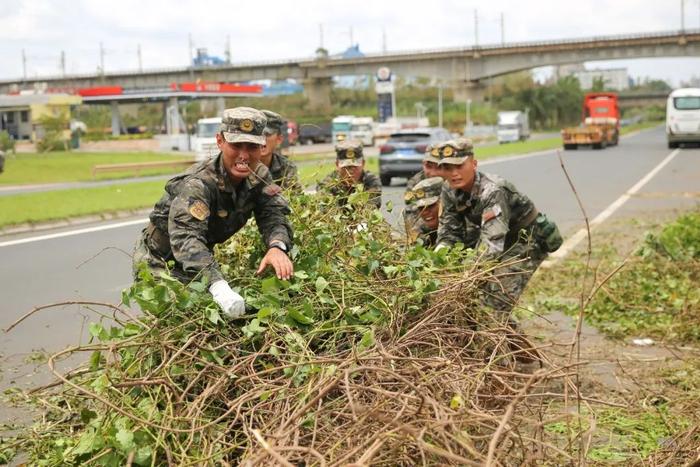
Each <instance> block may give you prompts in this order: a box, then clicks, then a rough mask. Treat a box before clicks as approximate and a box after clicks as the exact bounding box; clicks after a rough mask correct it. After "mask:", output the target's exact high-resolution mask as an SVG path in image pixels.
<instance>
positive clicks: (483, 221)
mask: <svg viewBox="0 0 700 467" xmlns="http://www.w3.org/2000/svg"><path fill="white" fill-rule="evenodd" d="M495 218H496V213H495V212H493V211H486V212H485V213H484V214H483V215H482V216H481V224H482V225H483V224H486V223H487V222H489V221H492V220H494V219H495Z"/></svg>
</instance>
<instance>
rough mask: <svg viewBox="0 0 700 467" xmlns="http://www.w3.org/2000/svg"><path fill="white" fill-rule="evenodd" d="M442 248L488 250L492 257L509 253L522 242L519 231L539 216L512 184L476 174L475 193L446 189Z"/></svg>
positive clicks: (497, 177) (440, 242)
mask: <svg viewBox="0 0 700 467" xmlns="http://www.w3.org/2000/svg"><path fill="white" fill-rule="evenodd" d="M441 201H442V214H441V215H440V225H439V227H438V238H437V242H438V244H445V245H454V244H455V243H458V242H461V243H463V244H464V245H465V246H467V247H470V248H484V249H486V251H487V253H488V254H490V255H500V254H502V253H504V252H506V251H507V250H508V249H509V248H510V247H511V246H513V244H515V242H517V241H518V240H519V235H518V234H519V231H520V229H522V228H525V227H527V226H529V225H530V224H532V222H533V221H534V218H535V217H536V216H537V210H536V209H535V205H534V204H533V203H532V201H530V199H529V198H528V197H527V196H525V195H523V194H522V193H520V192H518V190H517V189H516V188H515V187H514V186H513V185H512V184H511V183H510V182H508V181H506V180H504V179H502V178H501V177H499V176H497V175H491V174H488V173H485V172H478V171H477V172H476V176H475V179H474V186H473V187H472V189H471V192H469V193H465V192H463V191H461V190H453V189H451V188H449V186H448V185H447V184H446V185H445V186H444V187H443V190H442V195H441Z"/></svg>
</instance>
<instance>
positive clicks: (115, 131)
mask: <svg viewBox="0 0 700 467" xmlns="http://www.w3.org/2000/svg"><path fill="white" fill-rule="evenodd" d="M110 105H111V107H112V136H119V135H120V134H121V133H122V130H125V128H124V124H123V123H122V117H121V115H119V103H118V102H117V101H112V102H110ZM124 133H126V131H124Z"/></svg>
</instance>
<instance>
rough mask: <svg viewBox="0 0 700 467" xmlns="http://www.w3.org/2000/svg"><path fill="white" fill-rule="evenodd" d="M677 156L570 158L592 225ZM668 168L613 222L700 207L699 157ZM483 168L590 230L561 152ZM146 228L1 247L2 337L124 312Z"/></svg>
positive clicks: (657, 134) (36, 340) (638, 141)
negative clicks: (102, 305) (120, 307)
mask: <svg viewBox="0 0 700 467" xmlns="http://www.w3.org/2000/svg"><path fill="white" fill-rule="evenodd" d="M671 153H672V151H671V150H669V149H667V148H666V144H665V137H664V134H663V129H654V130H650V131H645V132H642V133H639V134H637V135H633V136H630V137H628V138H625V139H623V140H622V142H621V144H620V145H619V146H618V147H614V148H608V149H605V150H602V151H601V150H598V151H595V150H591V149H580V150H578V151H567V152H564V153H562V157H563V160H564V163H565V166H566V169H567V171H568V172H569V174H570V176H571V178H572V180H573V182H574V184H575V186H576V190H577V192H578V194H579V196H580V198H581V200H582V202H583V204H584V206H585V208H586V211H587V214H588V216H589V218H593V217H594V216H597V215H598V214H600V213H601V212H602V211H604V210H605V209H606V208H607V207H608V206H609V205H611V203H614V202H615V201H616V200H617V199H618V198H619V197H620V196H621V195H623V194H624V193H626V192H627V191H628V190H629V189H630V188H631V187H633V186H634V185H635V184H637V183H638V182H639V181H640V180H641V179H643V178H644V177H645V175H647V174H648V173H649V172H650V171H652V170H653V169H654V168H655V167H656V166H657V165H659V164H660V163H661V162H662V161H664V159H666V158H667V156H669V154H671ZM477 158H478V150H477ZM667 162H668V163H667V165H665V166H664V167H663V168H662V169H661V170H660V171H659V172H658V173H657V174H656V175H655V176H654V177H653V178H651V179H650V180H649V181H648V183H646V184H645V185H644V186H643V187H641V189H640V190H639V192H638V193H637V194H636V195H635V196H632V197H631V198H630V199H629V201H627V202H626V203H624V204H623V205H622V206H621V207H620V209H618V210H617V211H615V213H614V214H613V215H612V218H613V219H614V218H619V217H621V216H636V215H639V214H640V213H644V214H645V215H649V214H651V215H653V214H654V212H657V211H662V210H663V211H667V210H669V209H678V208H685V207H690V206H694V205H697V203H698V200H699V199H700V193H698V186H700V183H699V182H700V149H698V148H693V149H681V150H680V151H678V152H677V153H676V155H675V156H674V157H673V158H672V159H671V160H670V161H667ZM479 168H480V169H481V170H483V171H486V172H491V173H496V174H499V175H502V176H503V177H505V178H507V179H509V180H511V181H512V182H513V183H514V184H515V185H516V186H517V187H518V188H519V189H520V190H521V191H523V192H525V193H526V194H528V196H530V197H531V198H532V200H533V201H534V202H535V204H536V205H537V206H538V208H539V210H540V211H542V212H545V213H547V214H548V215H549V216H550V217H551V218H553V219H554V220H556V222H557V223H558V224H559V226H560V228H561V230H562V232H563V233H564V234H565V235H571V234H572V233H573V232H575V231H576V230H578V229H580V228H581V226H582V225H583V216H582V214H581V212H580V210H579V208H578V205H577V202H576V198H575V196H574V194H573V192H572V190H571V189H570V187H569V185H568V183H567V181H566V178H565V176H564V172H563V171H562V168H561V167H560V164H559V160H558V158H557V156H556V152H555V151H548V152H545V153H541V154H539V155H535V156H520V157H517V158H511V159H507V160H496V161H487V162H485V163H483V164H480V166H479ZM395 183H396V182H395ZM403 191H404V186H403V184H401V185H399V184H398V183H396V185H395V186H392V187H389V188H385V192H384V202H386V201H388V200H392V202H393V204H394V206H395V209H394V211H393V212H392V213H391V214H389V215H388V217H389V219H390V221H392V223H394V224H396V223H397V219H398V217H397V216H398V215H399V214H398V213H399V212H400V210H401V207H402V205H403V202H402V194H403ZM154 201H155V200H154ZM136 221H138V219H136ZM119 223H120V224H121V223H122V222H119ZM112 224H116V223H112ZM104 225H105V224H103V225H100V226H104ZM106 225H109V224H106ZM142 226H143V224H142V223H138V224H132V225H127V226H122V227H119V228H114V229H107V230H101V231H96V232H90V233H82V234H77V235H69V236H64V237H59V238H48V239H44V240H40V241H31V242H28V243H22V244H14V243H11V242H14V241H17V240H22V239H26V238H31V237H36V236H38V235H39V234H33V235H24V236H7V237H0V258H2V261H0V296H1V297H2V301H1V302H0V327H2V328H6V327H7V326H8V325H9V324H10V323H12V322H13V321H15V320H16V319H17V318H18V317H19V316H21V315H23V314H24V313H25V312H27V311H28V310H31V309H32V308H33V307H35V306H38V305H44V304H48V303H55V302H62V301H71V300H90V301H107V302H113V303H116V302H118V301H119V298H120V292H121V290H122V289H123V288H125V287H127V286H128V285H129V284H130V283H131V260H130V257H129V253H130V252H131V249H132V246H133V243H134V240H135V239H136V237H137V235H138V233H139V231H140V229H141V228H142ZM88 227H89V226H88ZM84 228H86V226H83V227H81V229H84ZM74 229H75V228H74V227H73V228H71V230H74ZM67 230H69V229H63V230H56V231H52V232H48V233H47V232H42V233H41V234H40V235H42V236H44V235H48V234H54V233H61V232H63V231H67ZM93 317H94V315H93V314H92V313H90V312H88V311H85V310H83V311H81V310H80V309H78V307H76V306H65V307H60V308H55V309H51V310H47V311H43V312H41V313H40V314H39V315H36V316H34V317H32V318H30V319H29V320H27V321H25V322H24V323H22V324H21V325H19V326H18V327H17V328H15V329H14V330H13V331H12V332H11V333H8V334H4V335H2V339H0V355H2V356H3V360H5V359H7V358H8V357H12V356H15V357H16V356H18V355H22V354H26V353H28V352H31V351H32V350H34V349H41V348H44V349H47V350H55V349H58V348H60V347H62V346H65V345H67V344H74V343H77V342H78V340H79V339H80V336H81V333H82V335H85V334H86V332H87V331H86V330H84V329H81V328H82V327H83V322H84V320H85V319H93ZM85 327H86V324H85ZM0 364H2V362H1V361H0Z"/></svg>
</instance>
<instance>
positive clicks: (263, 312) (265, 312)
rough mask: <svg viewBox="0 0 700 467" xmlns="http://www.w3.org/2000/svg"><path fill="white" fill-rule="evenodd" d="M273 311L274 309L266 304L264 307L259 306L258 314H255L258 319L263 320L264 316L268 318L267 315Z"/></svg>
mask: <svg viewBox="0 0 700 467" xmlns="http://www.w3.org/2000/svg"><path fill="white" fill-rule="evenodd" d="M273 311H274V310H273V308H272V307H269V306H266V307H265V308H261V309H260V310H259V311H258V315H257V316H258V319H259V320H261V321H264V320H265V319H266V318H268V317H269V316H271V315H272V313H273Z"/></svg>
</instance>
